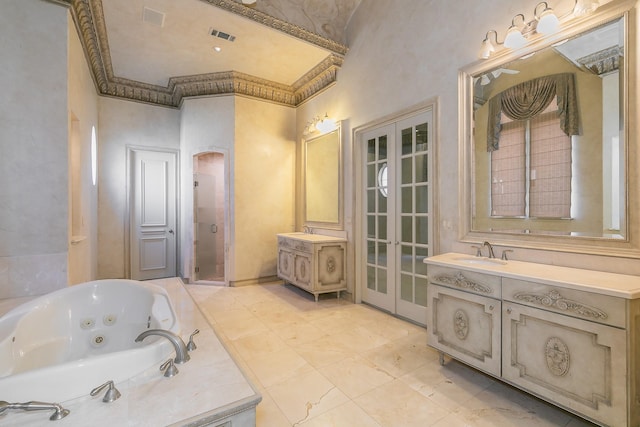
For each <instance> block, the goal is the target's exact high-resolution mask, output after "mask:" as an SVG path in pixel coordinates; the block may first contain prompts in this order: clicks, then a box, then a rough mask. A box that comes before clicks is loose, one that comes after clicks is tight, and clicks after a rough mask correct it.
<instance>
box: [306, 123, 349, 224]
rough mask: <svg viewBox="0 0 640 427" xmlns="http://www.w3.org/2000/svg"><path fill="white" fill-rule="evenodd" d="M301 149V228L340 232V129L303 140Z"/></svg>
mask: <svg viewBox="0 0 640 427" xmlns="http://www.w3.org/2000/svg"><path fill="white" fill-rule="evenodd" d="M304 147H305V150H304V151H305V156H304V159H305V160H304V220H305V225H307V226H309V227H320V228H330V229H342V144H341V141H340V127H338V128H337V129H335V130H333V131H331V132H328V133H326V134H323V135H320V136H315V137H312V138H309V139H307V140H306V141H305V143H304Z"/></svg>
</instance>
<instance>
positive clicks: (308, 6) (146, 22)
mask: <svg viewBox="0 0 640 427" xmlns="http://www.w3.org/2000/svg"><path fill="white" fill-rule="evenodd" d="M51 1H56V2H61V3H66V4H70V5H71V10H72V13H73V17H74V21H75V23H76V26H77V28H78V30H79V34H80V38H81V41H82V44H83V47H84V49H85V52H86V55H87V58H88V60H89V62H90V68H91V70H92V73H93V75H94V79H95V81H96V84H97V86H98V88H99V90H100V92H101V93H102V94H104V95H110V96H116V97H122V98H126V99H131V100H135V101H141V102H150V103H154V104H160V105H165V106H172V107H179V106H180V104H181V102H182V100H183V98H184V97H188V96H203V95H217V94H228V93H236V94H243V95H247V96H253V97H257V98H261V99H267V100H269V101H273V102H278V103H282V104H285V105H298V104H299V103H301V102H302V101H304V100H305V99H308V98H309V97H311V96H313V95H314V94H315V93H317V92H318V91H320V90H322V89H324V88H325V87H327V86H329V85H331V84H332V83H333V82H334V81H335V79H336V76H337V70H338V69H339V67H340V66H341V64H342V60H343V57H344V54H345V53H346V50H347V48H346V46H345V44H344V39H345V36H344V30H345V27H346V25H347V23H348V20H349V18H350V17H351V14H352V13H353V11H354V10H355V8H356V7H357V6H358V4H359V2H360V0H257V2H256V4H255V5H254V6H252V7H248V6H246V5H243V4H242V3H241V2H240V1H239V0H238V1H235V0H51ZM214 30H215V31H214ZM212 33H213V35H212Z"/></svg>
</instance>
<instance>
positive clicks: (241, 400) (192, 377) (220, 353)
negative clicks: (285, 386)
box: [0, 278, 261, 427]
mask: <svg viewBox="0 0 640 427" xmlns="http://www.w3.org/2000/svg"><path fill="white" fill-rule="evenodd" d="M152 283H155V284H158V285H160V286H162V287H164V288H165V289H166V290H167V292H168V293H169V296H170V298H171V301H172V303H173V306H174V309H175V311H176V313H177V315H178V317H179V319H180V322H181V324H182V333H181V336H182V337H183V339H184V340H185V342H186V340H187V339H188V336H189V334H190V333H191V332H192V331H193V330H194V329H196V328H197V329H199V330H200V333H199V334H198V335H196V336H195V342H196V344H197V346H198V348H197V349H196V350H195V351H193V352H191V353H190V355H191V360H190V361H189V362H187V363H185V364H181V365H177V367H178V369H179V371H180V372H179V374H178V375H176V376H175V377H173V378H165V377H164V376H163V375H162V373H161V372H160V371H159V369H158V367H153V368H150V369H149V370H147V371H145V372H144V373H142V374H140V375H138V376H136V377H133V378H131V379H130V380H128V381H125V382H122V383H118V384H116V387H117V388H118V390H120V392H121V393H122V397H121V398H120V399H118V400H116V401H115V402H113V403H103V402H102V396H103V395H104V392H103V393H100V394H99V395H98V396H96V397H89V391H90V390H87V397H82V398H78V399H74V400H70V401H67V402H61V403H62V406H64V407H65V408H66V409H69V410H70V411H71V413H70V414H69V415H68V416H67V417H66V418H65V419H64V420H62V421H58V424H56V425H61V426H78V427H80V426H81V427H85V426H92V427H93V426H95V427H98V426H105V427H107V426H109V427H111V426H170V425H171V426H183V425H189V426H196V425H203V424H204V423H205V421H206V422H213V421H214V420H219V421H220V422H221V423H222V420H223V419H224V418H225V417H226V416H230V415H233V414H237V418H236V419H234V423H233V425H234V426H253V425H255V406H256V405H257V404H258V402H260V400H261V396H260V394H259V393H258V392H257V391H256V389H255V388H254V386H253V385H252V384H251V383H250V382H249V381H248V380H247V378H246V377H245V375H244V373H243V372H242V371H241V370H240V368H238V366H237V364H236V363H235V362H234V360H233V359H232V357H231V356H230V355H229V353H228V351H227V349H226V348H225V347H224V345H223V344H222V343H221V341H220V340H219V338H218V336H217V335H216V333H215V332H214V331H213V329H212V328H211V326H210V325H209V323H208V322H207V321H206V319H205V318H204V316H203V315H202V313H201V312H200V311H199V309H198V307H197V306H196V304H195V303H194V301H193V300H192V298H191V297H190V295H189V294H188V293H187V291H186V290H185V289H184V286H183V284H182V282H181V281H180V280H179V279H175V278H174V279H163V280H154V281H152ZM8 305H9V304H4V305H3V306H8ZM98 385H99V384H96V386H98ZM61 386H63V385H61ZM242 411H245V412H242ZM49 415H50V413H49V411H38V412H19V411H8V412H7V413H6V414H5V415H4V416H0V424H2V425H3V426H42V425H45V424H46V423H49V421H48V417H49ZM47 425H48V424H47ZM213 425H217V423H214V424H213Z"/></svg>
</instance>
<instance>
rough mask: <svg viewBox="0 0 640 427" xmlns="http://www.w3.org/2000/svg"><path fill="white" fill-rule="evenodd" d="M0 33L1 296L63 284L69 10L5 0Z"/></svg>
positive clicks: (26, 293)
mask: <svg viewBox="0 0 640 427" xmlns="http://www.w3.org/2000/svg"><path fill="white" fill-rule="evenodd" d="M0 37H1V38H2V43H0V58H2V60H1V61H2V66H0V85H1V86H0V92H2V102H0V129H1V130H2V131H1V132H0V183H2V184H1V187H0V298H9V297H16V296H23V295H37V294H41V293H46V292H50V291H52V290H55V289H59V288H61V287H64V286H66V284H67V228H68V227H67V212H68V199H67V188H68V177H67V139H68V138H67V125H68V116H67V114H68V113H67V9H65V8H63V7H60V6H56V5H53V4H49V3H45V2H41V1H35V2H34V1H28V2H25V1H24V0H5V1H3V2H2V13H0ZM43 94H46V96H43Z"/></svg>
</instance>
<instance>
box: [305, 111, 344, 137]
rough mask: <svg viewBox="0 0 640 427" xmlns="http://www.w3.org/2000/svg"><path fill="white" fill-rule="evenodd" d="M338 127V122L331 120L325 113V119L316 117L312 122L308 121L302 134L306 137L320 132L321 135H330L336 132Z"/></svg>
mask: <svg viewBox="0 0 640 427" xmlns="http://www.w3.org/2000/svg"><path fill="white" fill-rule="evenodd" d="M336 126H337V123H336V121H335V120H334V119H332V118H330V117H329V115H328V114H327V113H325V114H324V117H322V118H320V116H316V117H314V118H313V119H311V121H308V122H307V125H306V126H305V128H304V132H302V134H303V135H305V136H306V135H309V134H311V133H314V132H320V133H321V134H322V133H328V132H331V131H332V130H334V129H335V128H336Z"/></svg>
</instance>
